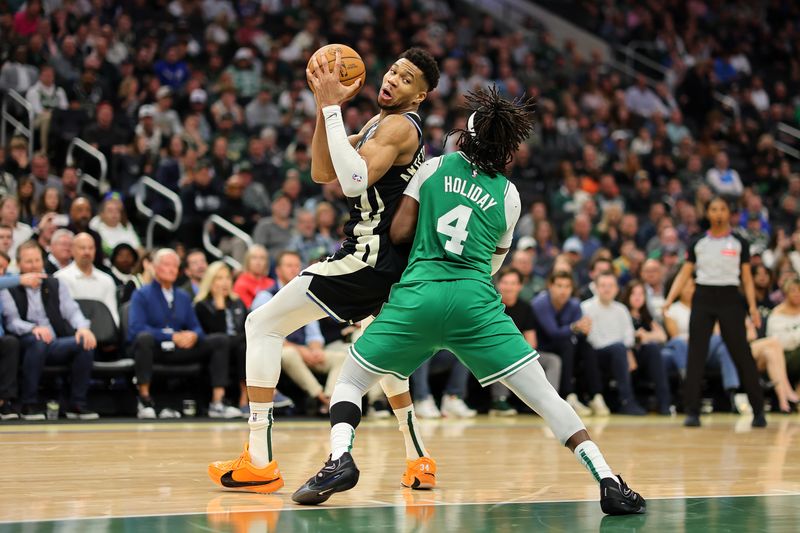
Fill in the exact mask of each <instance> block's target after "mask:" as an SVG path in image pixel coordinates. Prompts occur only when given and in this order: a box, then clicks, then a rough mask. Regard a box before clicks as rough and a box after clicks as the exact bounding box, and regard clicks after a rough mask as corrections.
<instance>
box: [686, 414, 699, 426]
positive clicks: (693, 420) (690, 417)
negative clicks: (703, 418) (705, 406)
mask: <svg viewBox="0 0 800 533" xmlns="http://www.w3.org/2000/svg"><path fill="white" fill-rule="evenodd" d="M683 425H684V426H686V427H687V428H699V427H700V416H699V415H694V414H687V415H686V419H685V420H684V421H683Z"/></svg>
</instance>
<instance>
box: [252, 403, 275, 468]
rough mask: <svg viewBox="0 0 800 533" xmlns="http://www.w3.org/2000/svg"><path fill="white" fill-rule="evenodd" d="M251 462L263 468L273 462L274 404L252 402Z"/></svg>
mask: <svg viewBox="0 0 800 533" xmlns="http://www.w3.org/2000/svg"><path fill="white" fill-rule="evenodd" d="M247 425H249V426H250V447H249V451H250V462H251V463H253V466H255V467H256V468H263V467H265V466H267V465H268V464H269V463H270V462H271V461H272V402H269V403H260V402H250V419H249V420H248V421H247Z"/></svg>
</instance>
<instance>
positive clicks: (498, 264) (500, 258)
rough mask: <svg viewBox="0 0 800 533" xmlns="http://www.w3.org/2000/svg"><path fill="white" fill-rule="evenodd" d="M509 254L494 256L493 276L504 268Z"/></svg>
mask: <svg viewBox="0 0 800 533" xmlns="http://www.w3.org/2000/svg"><path fill="white" fill-rule="evenodd" d="M507 254H508V252H506V253H504V254H499V255H498V254H492V276H494V275H495V274H497V271H498V270H500V267H501V266H503V263H504V262H505V260H506V255H507Z"/></svg>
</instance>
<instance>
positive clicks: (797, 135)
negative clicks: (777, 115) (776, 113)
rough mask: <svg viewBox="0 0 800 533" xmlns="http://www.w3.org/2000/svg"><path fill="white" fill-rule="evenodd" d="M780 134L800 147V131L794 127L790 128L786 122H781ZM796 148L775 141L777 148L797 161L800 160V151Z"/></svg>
mask: <svg viewBox="0 0 800 533" xmlns="http://www.w3.org/2000/svg"><path fill="white" fill-rule="evenodd" d="M778 133H780V134H781V135H783V136H785V137H786V138H788V139H787V140H789V139H791V140H790V141H789V142H791V143H792V144H793V145H794V146H800V130H799V129H797V128H795V127H794V126H790V125H789V124H787V123H785V122H780V123H779V124H778ZM794 146H792V145H790V144H787V143H785V142H783V141H780V140H778V139H775V148H777V149H778V150H780V151H781V152H783V153H784V154H786V155H788V156H791V157H794V158H795V159H800V150H798V149H797V148H795V147H794Z"/></svg>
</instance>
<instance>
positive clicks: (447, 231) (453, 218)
mask: <svg viewBox="0 0 800 533" xmlns="http://www.w3.org/2000/svg"><path fill="white" fill-rule="evenodd" d="M471 216H472V209H470V208H469V207H468V206H466V205H459V206H457V207H454V208H453V209H451V210H450V211H448V212H447V213H445V214H444V215H442V216H440V217H439V220H438V221H437V222H436V231H437V232H439V233H441V234H442V235H447V236H448V237H450V239H449V240H448V241H446V242H445V243H444V249H445V250H447V251H448V252H451V253H454V254H456V255H461V252H463V251H464V244H463V242H464V241H466V240H467V237H469V232H468V231H467V224H468V223H469V217H471Z"/></svg>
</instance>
